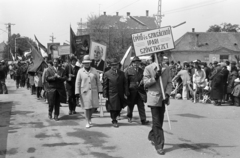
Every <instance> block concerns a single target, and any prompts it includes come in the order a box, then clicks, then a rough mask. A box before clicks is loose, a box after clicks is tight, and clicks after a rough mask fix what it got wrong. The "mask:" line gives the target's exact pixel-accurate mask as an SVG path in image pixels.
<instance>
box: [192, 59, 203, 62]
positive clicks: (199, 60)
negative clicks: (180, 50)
mask: <svg viewBox="0 0 240 158" xmlns="http://www.w3.org/2000/svg"><path fill="white" fill-rule="evenodd" d="M193 63H201V60H199V59H197V60H193Z"/></svg>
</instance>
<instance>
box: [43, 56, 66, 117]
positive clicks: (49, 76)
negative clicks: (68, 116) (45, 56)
mask: <svg viewBox="0 0 240 158" xmlns="http://www.w3.org/2000/svg"><path fill="white" fill-rule="evenodd" d="M50 65H53V66H50V67H49V68H48V69H47V71H46V74H45V75H46V76H45V77H46V81H47V84H48V90H47V93H48V95H47V97H48V104H49V110H48V117H49V119H52V112H53V108H54V119H55V120H56V121H58V115H59V111H60V102H66V100H65V99H66V91H65V88H64V81H65V80H66V75H65V72H64V70H63V68H62V67H60V66H59V59H54V62H53V63H51V62H50Z"/></svg>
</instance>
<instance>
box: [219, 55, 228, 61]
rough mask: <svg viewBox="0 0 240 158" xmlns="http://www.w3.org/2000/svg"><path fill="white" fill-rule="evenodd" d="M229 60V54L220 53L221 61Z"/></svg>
mask: <svg viewBox="0 0 240 158" xmlns="http://www.w3.org/2000/svg"><path fill="white" fill-rule="evenodd" d="M227 60H229V55H220V62H225V61H227Z"/></svg>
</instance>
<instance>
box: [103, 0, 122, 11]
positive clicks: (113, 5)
mask: <svg viewBox="0 0 240 158" xmlns="http://www.w3.org/2000/svg"><path fill="white" fill-rule="evenodd" d="M121 1H122V0H119V1H117V2H116V3H113V4H112V5H110V6H108V7H106V8H104V9H103V10H106V9H108V8H110V7H112V6H114V5H115V4H117V3H119V2H121Z"/></svg>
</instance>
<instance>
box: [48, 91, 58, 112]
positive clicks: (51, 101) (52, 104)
mask: <svg viewBox="0 0 240 158" xmlns="http://www.w3.org/2000/svg"><path fill="white" fill-rule="evenodd" d="M48 105H49V107H48V114H49V115H52V112H53V109H54V116H58V115H59V111H60V95H59V93H58V91H54V92H49V94H48Z"/></svg>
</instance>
